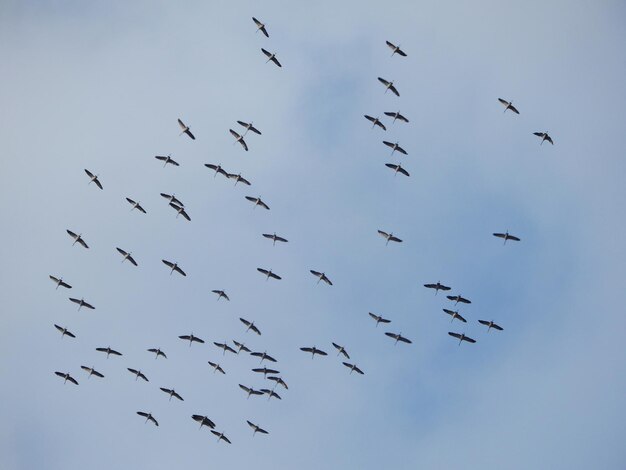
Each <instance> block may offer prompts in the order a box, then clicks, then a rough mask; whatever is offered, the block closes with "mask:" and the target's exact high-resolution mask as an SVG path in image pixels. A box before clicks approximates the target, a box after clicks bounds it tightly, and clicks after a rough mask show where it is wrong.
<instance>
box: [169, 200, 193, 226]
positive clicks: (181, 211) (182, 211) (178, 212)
mask: <svg viewBox="0 0 626 470" xmlns="http://www.w3.org/2000/svg"><path fill="white" fill-rule="evenodd" d="M170 207H171V208H172V209H174V210H175V211H176V218H177V219H178V216H179V215H182V216H183V217H184V218H185V219H187V220H188V221H189V222H191V217H189V214H187V211H185V208H184V207H182V206H177V205H176V204H174V203H173V202H170Z"/></svg>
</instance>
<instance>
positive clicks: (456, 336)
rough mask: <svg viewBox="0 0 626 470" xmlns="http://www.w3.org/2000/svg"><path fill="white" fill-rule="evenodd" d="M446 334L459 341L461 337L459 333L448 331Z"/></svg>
mask: <svg viewBox="0 0 626 470" xmlns="http://www.w3.org/2000/svg"><path fill="white" fill-rule="evenodd" d="M448 334H449V335H450V336H453V337H454V338H457V339H461V335H460V334H459V333H453V332H452V331H448Z"/></svg>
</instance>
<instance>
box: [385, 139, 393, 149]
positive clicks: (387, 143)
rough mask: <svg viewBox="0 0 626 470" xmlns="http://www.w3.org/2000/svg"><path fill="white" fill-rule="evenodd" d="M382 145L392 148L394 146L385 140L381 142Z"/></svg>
mask: <svg viewBox="0 0 626 470" xmlns="http://www.w3.org/2000/svg"><path fill="white" fill-rule="evenodd" d="M383 144H385V145H386V146H387V147H390V148H393V147H394V146H395V144H394V143H392V142H387V141H386V140H383Z"/></svg>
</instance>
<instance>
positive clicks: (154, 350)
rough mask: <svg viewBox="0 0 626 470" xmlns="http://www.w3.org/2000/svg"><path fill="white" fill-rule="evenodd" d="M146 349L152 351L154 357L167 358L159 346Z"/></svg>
mask: <svg viewBox="0 0 626 470" xmlns="http://www.w3.org/2000/svg"><path fill="white" fill-rule="evenodd" d="M147 351H148V352H151V353H154V358H155V359H158V358H159V356H161V357H163V359H167V355H166V354H165V353H164V352H163V351H161V348H150V349H148V350H147Z"/></svg>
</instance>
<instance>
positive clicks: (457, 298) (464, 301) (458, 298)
mask: <svg viewBox="0 0 626 470" xmlns="http://www.w3.org/2000/svg"><path fill="white" fill-rule="evenodd" d="M446 297H447V298H448V300H454V305H456V304H458V303H459V302H461V303H462V304H471V303H472V302H471V301H470V300H467V299H466V298H465V297H462V296H460V295H458V294H457V295H447V296H446Z"/></svg>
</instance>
